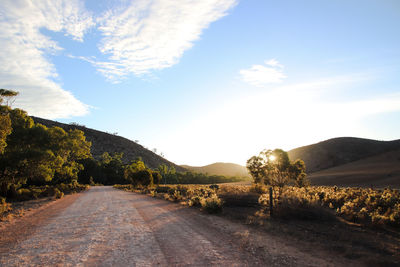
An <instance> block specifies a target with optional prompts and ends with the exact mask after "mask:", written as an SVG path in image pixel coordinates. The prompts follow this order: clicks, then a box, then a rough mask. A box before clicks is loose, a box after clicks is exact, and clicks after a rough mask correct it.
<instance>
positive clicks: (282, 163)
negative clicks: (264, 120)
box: [115, 149, 400, 228]
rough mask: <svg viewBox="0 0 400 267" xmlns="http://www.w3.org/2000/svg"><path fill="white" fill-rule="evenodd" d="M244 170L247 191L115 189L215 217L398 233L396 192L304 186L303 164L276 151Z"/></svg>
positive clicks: (398, 198)
mask: <svg viewBox="0 0 400 267" xmlns="http://www.w3.org/2000/svg"><path fill="white" fill-rule="evenodd" d="M247 168H248V169H249V172H250V174H251V175H252V177H253V179H254V184H253V185H252V186H238V185H229V184H226V185H224V184H219V185H217V184H215V183H214V184H211V185H199V184H197V185H195V184H191V185H185V184H180V185H163V186H159V185H158V184H157V183H139V182H135V178H132V180H131V182H130V183H129V184H126V185H115V187H116V188H119V189H123V190H126V191H134V192H140V193H145V194H149V195H151V196H153V197H158V198H163V199H166V200H169V201H174V202H180V203H182V204H184V205H188V206H195V207H200V208H201V209H203V210H205V211H207V212H210V213H218V212H221V211H222V210H223V208H224V207H242V208H249V210H252V211H256V212H255V214H256V216H257V217H258V218H259V219H260V218H263V219H265V220H269V219H272V218H279V219H286V220H288V219H290V220H308V221H310V220H313V221H336V220H338V219H340V220H344V221H347V222H349V223H357V224H360V225H364V226H371V227H386V226H390V227H394V228H399V227H400V193H399V191H398V190H393V189H390V188H387V189H372V188H370V189H363V188H338V187H336V186H335V187H326V186H325V187H324V186H309V181H308V179H307V177H306V173H305V171H306V168H305V164H304V162H303V161H301V160H296V161H294V162H292V161H290V160H289V157H288V154H287V153H286V152H285V151H283V150H281V149H275V150H265V151H262V152H261V153H260V154H259V155H258V156H254V157H252V158H250V159H249V160H248V162H247ZM160 169H161V168H160ZM170 172H171V171H170V170H169V169H168V168H163V169H161V170H160V173H161V174H162V175H161V178H162V176H163V175H169V173H170ZM172 172H173V170H172ZM161 181H162V179H161ZM158 182H160V180H158ZM271 195H272V203H271Z"/></svg>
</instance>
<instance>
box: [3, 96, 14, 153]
mask: <svg viewBox="0 0 400 267" xmlns="http://www.w3.org/2000/svg"><path fill="white" fill-rule="evenodd" d="M17 95H18V92H15V91H12V90H7V89H0V105H1V104H2V103H3V101H4V99H6V105H5V106H2V105H1V106H0V154H2V153H3V152H4V149H5V148H6V146H7V143H6V138H7V136H8V135H9V134H11V131H12V128H11V119H10V116H9V111H10V108H9V102H10V99H11V98H13V97H15V96H17Z"/></svg>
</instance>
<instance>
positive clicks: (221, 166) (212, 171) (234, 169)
mask: <svg viewBox="0 0 400 267" xmlns="http://www.w3.org/2000/svg"><path fill="white" fill-rule="evenodd" d="M181 167H183V168H185V169H188V170H190V171H193V172H199V173H207V174H209V175H223V176H239V177H250V175H249V173H248V172H247V169H246V167H244V166H241V165H239V164H235V163H224V162H217V163H213V164H210V165H206V166H202V167H193V166H188V165H181Z"/></svg>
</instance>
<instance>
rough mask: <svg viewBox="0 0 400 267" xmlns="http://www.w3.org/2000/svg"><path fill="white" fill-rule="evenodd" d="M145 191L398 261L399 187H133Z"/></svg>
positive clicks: (377, 261)
mask: <svg viewBox="0 0 400 267" xmlns="http://www.w3.org/2000/svg"><path fill="white" fill-rule="evenodd" d="M115 187H116V188H119V189H123V190H125V191H133V192H137V193H143V194H148V195H149V196H152V197H157V198H163V199H166V200H169V201H173V202H178V203H181V204H182V205H187V206H191V207H199V208H200V209H201V210H203V211H205V212H208V213H216V214H218V216H223V217H226V218H229V219H231V220H234V221H237V222H239V223H244V224H248V225H250V226H252V227H256V228H257V229H261V230H262V231H267V232H269V233H271V234H274V235H278V236H282V235H283V236H287V237H288V238H290V239H294V240H297V242H299V245H300V246H304V247H305V248H308V249H312V247H314V246H316V247H322V248H323V249H326V250H329V251H330V250H332V251H334V253H337V254H338V255H339V256H343V257H346V258H348V259H352V260H355V261H358V260H362V262H366V261H368V262H370V264H372V265H385V264H388V265H393V264H399V263H400V193H399V191H398V190H393V189H390V188H386V189H372V188H370V189H362V188H338V187H324V186H309V187H303V188H298V187H293V186H285V187H282V188H279V187H273V213H272V215H271V213H270V208H269V207H270V199H269V187H268V186H263V185H252V186H245V185H229V184H226V185H168V186H155V187H136V188H135V187H133V186H131V185H122V186H121V185H116V186H115Z"/></svg>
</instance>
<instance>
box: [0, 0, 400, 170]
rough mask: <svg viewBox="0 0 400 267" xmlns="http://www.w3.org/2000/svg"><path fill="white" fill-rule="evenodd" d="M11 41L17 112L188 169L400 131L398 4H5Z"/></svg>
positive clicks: (4, 84)
mask: <svg viewBox="0 0 400 267" xmlns="http://www.w3.org/2000/svg"><path fill="white" fill-rule="evenodd" d="M0 46H1V51H0V62H1V64H0V87H1V88H9V89H14V90H17V91H19V92H20V96H19V97H18V99H17V101H16V102H15V104H14V106H15V107H20V108H23V109H25V110H27V111H28V113H29V114H31V115H35V116H40V117H44V118H49V119H54V120H57V121H61V122H65V123H70V122H77V123H79V124H84V125H86V126H87V127H90V128H95V129H98V130H102V131H107V132H111V133H114V132H117V133H118V135H121V136H124V137H127V138H129V139H131V140H139V143H140V144H142V145H144V146H146V147H148V148H150V149H153V148H157V152H158V153H160V152H163V154H164V155H165V157H166V158H167V159H169V160H171V161H174V162H176V163H178V164H190V165H205V164H210V163H213V162H217V161H223V162H235V163H239V164H242V165H244V164H245V162H246V160H247V159H248V158H250V157H251V156H252V155H255V154H257V153H258V152H259V151H261V150H263V149H266V148H271V149H273V148H277V147H279V148H283V149H286V150H289V149H292V148H295V147H298V146H302V145H308V144H311V143H315V142H319V141H322V140H325V139H328V138H333V137H338V136H356V137H364V138H372V139H378V140H392V139H398V138H400V136H399V132H400V124H399V121H400V88H399V85H400V75H399V73H400V2H399V1H397V0H393V1H389V0H375V1H371V0H370V1H368V0H367V1H366V0H362V1H361V0H360V1H339V0H337V1H321V0H318V1H293V0H292V1H284V0H282V1H266V0H262V1H261V0H258V1H256V0H247V1H237V0H203V1H192V0H180V1H167V0H154V1H145V0H134V1H111V0H101V1H94V0H92V1H80V0H69V1H66V0H65V1H62V0H57V1H56V0H54V1H50V0H48V1H43V0H35V1H26V0H19V1H11V0H5V1H1V3H0Z"/></svg>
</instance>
